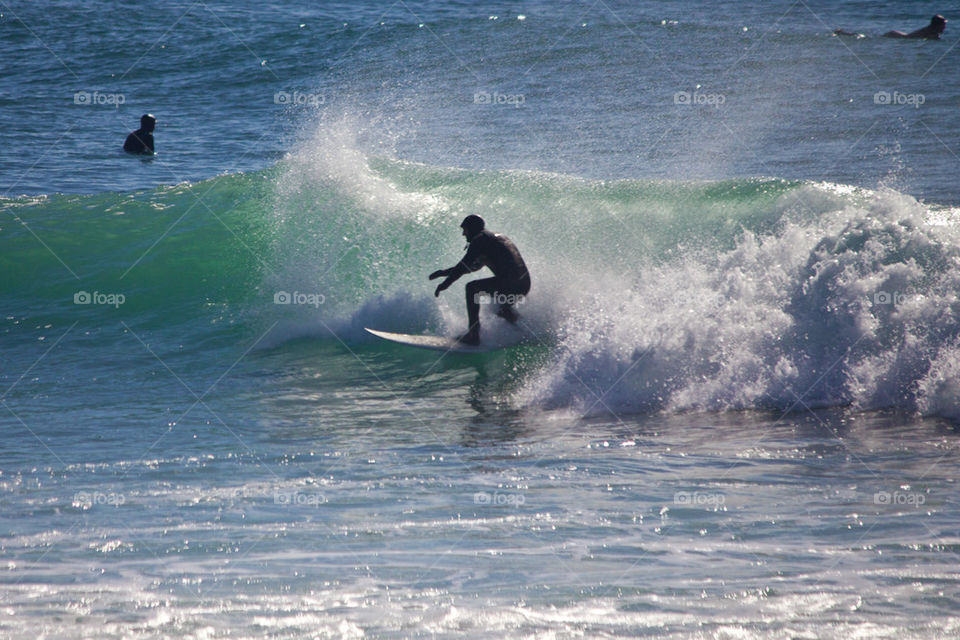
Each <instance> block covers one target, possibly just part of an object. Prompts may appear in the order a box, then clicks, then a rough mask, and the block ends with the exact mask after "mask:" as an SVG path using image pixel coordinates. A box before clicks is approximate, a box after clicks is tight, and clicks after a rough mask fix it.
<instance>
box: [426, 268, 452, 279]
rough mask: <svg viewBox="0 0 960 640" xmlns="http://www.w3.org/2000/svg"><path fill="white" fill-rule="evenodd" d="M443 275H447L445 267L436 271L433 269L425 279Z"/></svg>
mask: <svg viewBox="0 0 960 640" xmlns="http://www.w3.org/2000/svg"><path fill="white" fill-rule="evenodd" d="M445 275H447V270H446V269H438V270H437V271H434V272H433V273H431V274H430V277H429V278H427V279H428V280H433V279H434V278H442V277H443V276H445Z"/></svg>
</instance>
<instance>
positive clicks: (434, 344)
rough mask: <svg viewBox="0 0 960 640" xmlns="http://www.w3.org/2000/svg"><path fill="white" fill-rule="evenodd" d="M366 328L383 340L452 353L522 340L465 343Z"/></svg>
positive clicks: (482, 350) (486, 349) (492, 348)
mask: <svg viewBox="0 0 960 640" xmlns="http://www.w3.org/2000/svg"><path fill="white" fill-rule="evenodd" d="M364 330H365V331H366V332H367V333H371V334H373V335H375V336H377V337H378V338H381V339H383V340H389V341H390V342H396V343H397V344H405V345H407V346H408V347H417V348H418V349H433V350H434V351H447V352H452V353H487V352H489V351H496V350H497V349H503V348H505V347H509V346H512V345H514V344H517V342H520V340H519V339H518V340H516V341H514V342H509V343H505V344H501V343H497V344H488V343H483V342H481V343H480V344H464V343H462V342H458V341H457V340H455V339H454V338H448V337H446V336H422V335H421V336H415V335H411V334H409V333H390V332H389V331H377V330H376V329H369V328H367V327H364ZM518 338H519V336H518Z"/></svg>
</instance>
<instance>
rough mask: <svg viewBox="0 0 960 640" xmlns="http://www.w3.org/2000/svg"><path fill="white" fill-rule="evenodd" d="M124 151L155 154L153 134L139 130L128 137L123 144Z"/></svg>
mask: <svg viewBox="0 0 960 640" xmlns="http://www.w3.org/2000/svg"><path fill="white" fill-rule="evenodd" d="M123 150H124V151H126V152H127V153H145V154H147V155H151V154H153V134H152V133H150V132H147V131H144V130H143V129H137V130H136V131H134V132H132V133H131V134H130V135H128V136H127V139H126V141H124V143H123Z"/></svg>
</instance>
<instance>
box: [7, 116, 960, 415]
mask: <svg viewBox="0 0 960 640" xmlns="http://www.w3.org/2000/svg"><path fill="white" fill-rule="evenodd" d="M354 130H355V127H353V126H352V125H351V123H349V122H345V121H340V122H332V123H331V122H326V123H321V124H320V126H319V127H318V129H317V131H316V133H315V134H314V135H313V136H312V137H311V138H310V139H309V140H307V141H306V142H305V143H304V144H302V145H300V146H299V147H298V148H297V149H296V150H294V151H293V152H291V153H289V154H288V155H287V156H286V157H285V158H284V159H283V160H282V161H280V162H279V163H278V164H277V165H276V166H274V167H272V168H270V169H268V170H264V171H260V172H254V173H249V174H235V175H225V176H220V177H217V178H213V179H211V180H207V181H204V182H200V183H196V184H182V185H177V186H173V187H164V188H159V189H156V190H153V191H143V192H132V193H106V194H99V195H93V196H64V195H54V196H46V197H30V198H26V197H24V198H14V199H6V200H3V201H2V202H0V206H2V207H3V208H4V209H5V210H6V211H7V213H8V214H10V215H9V217H8V221H7V223H6V225H5V229H4V235H3V238H2V242H3V250H2V252H0V260H2V261H3V270H4V273H5V277H4V281H3V283H2V285H0V287H2V288H3V293H4V295H5V296H7V299H8V300H10V301H12V304H13V305H15V306H16V307H17V308H21V309H24V310H26V311H25V315H26V316H28V317H29V318H30V319H31V320H45V321H47V322H54V321H59V322H61V323H63V322H73V321H82V322H88V323H97V322H101V323H102V322H103V321H104V318H108V317H109V318H111V319H114V320H115V319H120V320H123V321H124V322H125V323H128V324H130V325H131V326H134V325H138V326H152V327H158V328H159V327H170V326H175V327H177V330H178V331H180V332H182V333H184V334H185V336H186V337H185V339H184V345H185V346H184V348H185V349H196V350H198V352H199V351H200V350H202V349H203V348H205V345H206V341H207V338H208V337H209V335H210V332H211V331H212V329H211V326H212V325H219V326H220V327H222V326H228V327H231V329H230V330H236V331H243V332H248V333H249V332H262V331H263V330H264V329H265V328H269V327H272V330H271V331H270V334H269V338H268V339H267V340H266V341H265V343H264V344H266V345H268V346H270V345H276V344H279V343H282V342H285V341H287V340H289V339H291V338H295V337H299V336H303V335H315V336H321V337H323V338H324V339H334V338H333V337H332V336H335V339H336V340H338V341H341V340H342V341H343V342H344V344H349V343H351V342H356V341H359V340H363V339H364V338H363V334H362V331H361V328H362V326H365V325H366V326H371V325H375V326H378V327H380V328H383V329H387V330H402V331H423V330H436V331H453V330H456V329H458V328H459V327H460V326H461V325H462V324H464V322H465V314H464V311H463V303H462V297H461V296H462V293H461V292H462V288H460V285H459V284H458V285H457V286H455V287H453V288H452V289H451V290H450V291H448V292H447V293H445V294H444V295H443V296H442V297H441V298H440V299H439V301H438V300H435V299H434V298H433V296H432V295H431V294H432V291H433V285H434V284H435V283H430V282H428V281H427V280H426V275H427V274H428V273H429V272H430V271H432V270H434V269H436V268H440V267H445V266H450V265H451V264H453V263H455V262H456V260H457V259H458V258H459V256H460V255H461V248H462V246H463V244H462V239H461V238H460V236H459V233H458V232H459V229H458V224H459V221H460V219H461V218H462V217H463V216H465V215H467V214H469V213H476V214H479V215H481V216H483V217H484V218H485V219H486V220H487V221H488V225H489V227H490V228H492V229H494V230H496V231H501V232H503V233H506V234H507V235H509V236H510V237H511V238H513V239H514V241H515V242H516V243H517V245H518V246H519V247H520V249H521V251H522V252H523V254H524V256H525V258H526V260H527V263H528V265H529V267H530V268H531V271H532V273H533V290H532V292H531V295H530V296H529V298H528V300H527V301H526V302H525V303H524V304H523V306H522V307H521V309H520V311H521V313H522V314H523V322H524V329H525V330H526V331H528V332H529V333H530V334H531V335H532V336H533V337H535V338H538V339H541V340H542V341H543V342H544V343H546V344H548V345H549V355H548V356H547V358H548V362H547V364H546V366H543V367H542V368H538V369H537V370H536V371H534V372H533V373H531V374H530V375H528V376H527V377H526V378H525V380H524V382H522V383H521V384H519V386H517V388H515V389H514V392H513V397H514V400H515V401H516V402H518V403H520V404H522V405H531V406H539V407H545V408H548V409H558V408H567V409H572V410H574V411H577V412H580V413H581V414H584V415H592V414H596V413H612V414H617V413H620V412H636V411H640V412H647V411H661V410H665V411H686V410H725V409H748V408H776V409H780V410H798V409H803V408H806V407H819V406H830V405H850V406H853V407H855V408H860V409H876V408H885V407H890V408H897V409H902V410H907V411H915V412H918V413H921V414H937V415H947V416H950V417H954V418H956V417H960V406H958V401H957V398H958V393H957V390H958V384H960V357H958V356H960V351H958V349H960V343H958V334H960V323H958V321H957V317H958V313H957V311H958V310H960V309H958V301H957V295H956V292H957V291H958V289H960V239H958V236H957V233H956V231H955V230H954V229H955V224H954V223H955V218H956V215H955V214H956V212H955V211H954V210H951V209H948V208H944V207H937V206H931V205H925V204H922V203H919V202H917V201H916V200H914V199H912V198H910V197H908V196H904V195H902V194H899V193H897V192H895V191H884V190H880V191H870V190H865V189H859V188H853V187H847V186H844V185H835V184H826V183H810V182H801V181H786V180H781V179H776V178H753V179H739V180H726V181H720V182H684V181H643V180H617V181H597V180H585V179H581V178H577V177H571V176H565V175H556V174H546V173H537V172H525V171H476V170H465V169H457V168H449V167H435V166H426V165H421V164H416V163H410V162H404V161H399V160H393V159H389V158H385V157H380V156H368V155H365V154H364V153H362V152H360V151H359V150H358V144H357V143H356V140H355V135H354V133H353V131H354ZM464 281H466V280H464ZM464 281H461V282H464ZM79 291H88V292H94V291H96V292H101V293H103V292H107V293H122V294H124V297H125V301H124V303H123V304H122V305H121V306H118V307H115V308H113V309H112V310H110V313H114V314H115V315H113V316H106V315H105V314H106V313H107V312H106V311H105V310H104V309H103V308H100V307H98V306H97V305H88V306H83V305H77V304H74V299H73V296H74V295H75V294H76V293H77V292H79ZM283 294H288V295H294V294H296V295H297V296H299V297H295V298H294V300H293V302H294V304H281V303H282V302H283V299H282V296H283ZM278 296H280V299H277V297H278ZM311 296H312V297H311ZM297 302H300V303H301V304H297ZM485 327H486V328H487V329H488V330H490V331H499V330H501V328H500V326H499V324H498V321H497V320H495V319H488V320H486V321H485ZM331 334H332V335H331Z"/></svg>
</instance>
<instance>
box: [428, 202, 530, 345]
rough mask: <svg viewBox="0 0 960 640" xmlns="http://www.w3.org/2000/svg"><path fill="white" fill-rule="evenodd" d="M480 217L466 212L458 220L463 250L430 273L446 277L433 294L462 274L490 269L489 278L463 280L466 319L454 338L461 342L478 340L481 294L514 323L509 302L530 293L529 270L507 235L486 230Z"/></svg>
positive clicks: (470, 342)
mask: <svg viewBox="0 0 960 640" xmlns="http://www.w3.org/2000/svg"><path fill="white" fill-rule="evenodd" d="M485 226H486V223H485V222H484V221H483V218H481V217H480V216H477V215H469V216H467V217H466V218H464V219H463V222H461V223H460V227H461V228H462V229H463V237H464V238H466V239H467V241H468V242H469V243H470V244H469V245H467V253H466V254H465V255H464V256H463V259H462V260H460V262H458V263H457V264H456V265H454V266H452V267H450V268H449V269H440V270H438V271H434V272H433V273H431V274H430V280H433V279H434V278H442V277H446V279H445V280H444V281H443V282H441V283H440V284H439V285H437V289H436V291H434V295H435V296H438V297H439V295H440V292H441V291H443V290H444V289H446V288H447V287H449V286H450V285H451V284H453V283H454V282H456V281H457V280H458V279H459V278H460V276H462V275H464V274H465V273H470V272H472V271H477V270H478V269H482V268H483V267H487V268H489V269H490V270H491V271H492V272H493V277H492V278H483V279H481V280H473V281H471V282H469V283H467V286H466V295H467V322H468V329H467V332H466V333H465V334H463V335H462V336H460V337H459V338H457V339H458V340H459V341H460V342H463V343H465V344H479V343H480V301H481V299H482V297H483V296H484V295H488V296H490V297H491V299H492V300H493V301H494V302H496V303H498V304H499V305H500V309H499V310H498V311H497V315H498V316H500V317H501V318H503V319H504V320H506V321H508V322H510V323H514V322H516V321H517V318H518V316H517V312H516V311H515V310H514V309H513V304H514V303H515V302H517V301H519V299H521V298H522V297H523V296H525V295H527V293H529V292H530V273H529V271H527V265H526V264H524V262H523V258H522V257H521V256H520V251H519V250H518V249H517V247H516V245H514V244H513V242H512V241H511V240H510V238H508V237H506V236H504V235H501V234H499V233H493V232H492V231H488V230H486V229H485V228H484V227H485Z"/></svg>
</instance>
